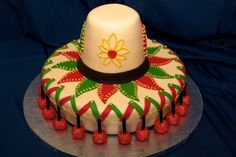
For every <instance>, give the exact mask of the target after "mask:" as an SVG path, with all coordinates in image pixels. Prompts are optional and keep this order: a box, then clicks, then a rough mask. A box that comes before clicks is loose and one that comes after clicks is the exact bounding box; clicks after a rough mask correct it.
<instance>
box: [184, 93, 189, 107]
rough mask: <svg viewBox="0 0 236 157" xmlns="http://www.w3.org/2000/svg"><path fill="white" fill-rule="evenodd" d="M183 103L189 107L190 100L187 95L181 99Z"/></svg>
mask: <svg viewBox="0 0 236 157" xmlns="http://www.w3.org/2000/svg"><path fill="white" fill-rule="evenodd" d="M183 103H184V104H186V105H189V104H190V103H191V99H190V96H189V95H186V96H184V97H183Z"/></svg>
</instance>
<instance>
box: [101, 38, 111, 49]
mask: <svg viewBox="0 0 236 157" xmlns="http://www.w3.org/2000/svg"><path fill="white" fill-rule="evenodd" d="M102 46H103V47H104V48H105V49H108V50H109V49H110V46H109V43H108V41H107V40H106V39H102Z"/></svg>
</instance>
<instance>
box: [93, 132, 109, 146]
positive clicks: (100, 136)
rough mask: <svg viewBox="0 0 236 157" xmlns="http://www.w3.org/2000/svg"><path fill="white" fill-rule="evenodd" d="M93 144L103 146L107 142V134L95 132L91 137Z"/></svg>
mask: <svg viewBox="0 0 236 157" xmlns="http://www.w3.org/2000/svg"><path fill="white" fill-rule="evenodd" d="M92 139H93V142H94V143H96V144H103V143H105V142H106V141H107V133H106V131H104V130H102V132H100V133H99V132H98V130H97V131H95V132H94V133H93V135H92Z"/></svg>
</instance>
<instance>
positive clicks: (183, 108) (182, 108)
mask: <svg viewBox="0 0 236 157" xmlns="http://www.w3.org/2000/svg"><path fill="white" fill-rule="evenodd" d="M175 112H176V113H177V114H178V115H180V116H185V115H186V114H187V112H188V106H187V105H186V104H182V105H180V104H176V105H175Z"/></svg>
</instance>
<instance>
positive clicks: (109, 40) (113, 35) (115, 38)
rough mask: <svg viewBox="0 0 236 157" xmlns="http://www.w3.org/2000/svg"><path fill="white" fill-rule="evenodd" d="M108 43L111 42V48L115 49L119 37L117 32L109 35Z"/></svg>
mask: <svg viewBox="0 0 236 157" xmlns="http://www.w3.org/2000/svg"><path fill="white" fill-rule="evenodd" d="M108 43H109V48H110V49H111V50H115V49H114V48H115V46H116V44H117V37H116V35H115V33H112V34H111V35H110V36H109V38H108Z"/></svg>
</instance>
